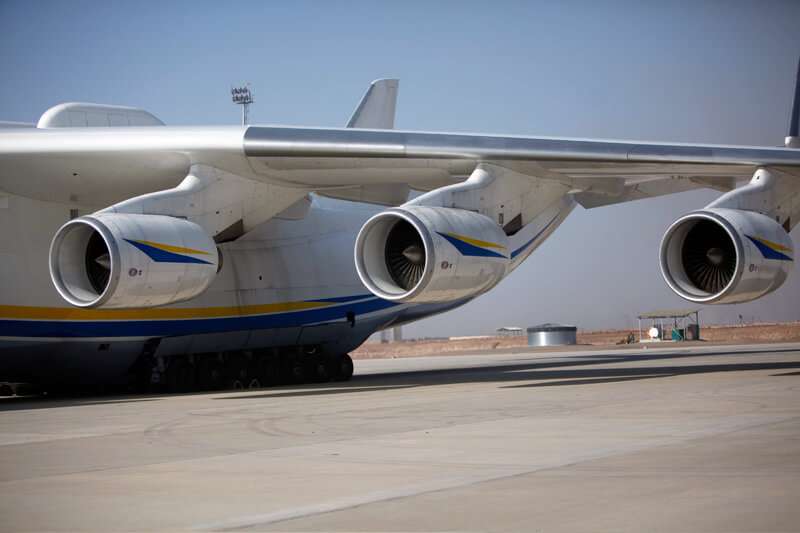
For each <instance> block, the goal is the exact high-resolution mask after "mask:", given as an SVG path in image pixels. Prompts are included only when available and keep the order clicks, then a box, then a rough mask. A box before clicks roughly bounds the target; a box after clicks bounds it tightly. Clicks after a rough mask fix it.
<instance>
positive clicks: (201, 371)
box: [197, 355, 224, 390]
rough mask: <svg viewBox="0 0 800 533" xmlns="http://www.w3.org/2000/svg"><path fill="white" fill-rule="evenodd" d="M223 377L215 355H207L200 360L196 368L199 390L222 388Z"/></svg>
mask: <svg viewBox="0 0 800 533" xmlns="http://www.w3.org/2000/svg"><path fill="white" fill-rule="evenodd" d="M223 377H224V376H223V368H222V365H221V364H220V362H219V361H218V360H217V356H216V355H207V356H205V357H203V358H201V359H200V362H199V363H198V367H197V384H198V388H199V389H200V390H216V389H220V388H222V383H223Z"/></svg>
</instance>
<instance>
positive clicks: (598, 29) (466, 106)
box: [0, 0, 800, 335]
mask: <svg viewBox="0 0 800 533" xmlns="http://www.w3.org/2000/svg"><path fill="white" fill-rule="evenodd" d="M0 51H2V53H1V54H0V72H2V73H3V77H2V81H0V119H2V120H20V121H29V122H35V121H36V120H37V119H38V117H39V115H40V114H41V113H42V112H43V111H44V110H45V109H47V108H48V107H50V106H51V105H54V104H56V103H58V102H63V101H75V100H80V101H94V102H102V103H116V104H124V105H133V106H138V107H143V108H145V109H148V110H150V111H151V112H153V113H154V114H156V115H157V116H159V117H160V118H162V120H164V121H165V122H167V123H168V124H226V123H231V124H232V123H236V122H237V121H238V119H239V114H238V109H236V108H235V107H234V106H233V104H231V103H230V99H229V92H228V91H229V88H230V86H231V85H232V84H235V83H238V82H241V81H250V82H251V83H252V84H253V86H254V88H255V95H256V104H255V106H254V108H253V111H252V121H253V122H265V123H266V122H268V123H284V124H303V125H322V126H334V125H342V124H344V122H345V121H346V120H347V117H348V116H349V114H350V112H351V111H352V109H353V107H354V106H355V104H356V102H357V100H358V98H359V97H360V95H361V93H362V92H363V91H364V89H365V87H366V85H367V84H368V83H369V81H370V80H372V79H374V78H377V77H384V76H395V77H399V78H400V79H401V90H400V101H399V106H398V119H397V127H398V128H403V129H422V130H425V129H427V130H458V131H477V132H498V133H512V134H531V135H555V136H581V137H604V138H627V139H642V140H656V141H685V142H710V143H729V144H756V145H778V144H780V143H781V142H782V139H783V136H784V135H785V132H786V129H787V124H788V116H789V107H790V101H791V92H792V85H793V78H794V69H795V66H796V62H797V58H798V55H800V2H797V1H754V2H739V1H721V0H720V1H703V2H695V1H686V2H681V1H670V2H656V1H619V2H591V1H586V2H577V1H564V2H533V1H525V2H502V1H496V2H431V1H428V2H413V1H404V2H391V3H390V2H322V1H319V2H284V3H278V2H252V3H249V2H245V1H240V2H231V3H222V2H169V1H162V2H109V1H103V2H42V1H40V2H25V1H20V2H15V1H9V0H0ZM713 197H714V195H713V194H711V193H703V192H701V193H690V194H682V195H678V196H676V197H672V198H666V199H657V200H653V201H649V202H647V203H633V204H629V205H624V206H616V207H609V208H602V209H598V210H594V211H584V210H582V209H578V210H576V212H575V214H574V215H573V216H572V217H571V218H570V219H568V221H567V222H566V223H565V224H564V226H562V227H561V228H560V229H559V230H558V231H557V232H556V234H555V236H554V237H553V238H552V239H550V240H549V241H548V242H547V243H546V244H545V245H544V246H543V247H542V248H540V250H538V251H537V253H536V254H534V255H533V257H532V258H531V259H529V260H528V261H527V263H526V264H525V265H524V266H523V267H522V268H520V269H519V270H518V271H517V272H515V273H514V274H513V275H512V276H511V277H510V278H509V279H507V280H506V281H504V282H503V283H502V284H501V285H500V286H499V287H498V288H497V289H495V291H493V292H492V293H490V294H488V295H486V296H484V297H482V298H480V299H478V300H476V301H475V302H473V303H471V304H469V305H468V306H466V307H464V308H462V309H460V310H457V311H454V312H452V313H448V314H446V315H443V316H441V317H437V318H433V319H430V320H427V321H425V322H423V323H421V324H420V325H416V326H411V327H409V328H408V331H409V334H417V335H447V334H469V333H473V332H474V333H480V332H486V331H491V330H492V329H494V328H495V327H497V326H499V325H503V324H509V325H521V326H524V325H529V324H533V323H537V322H543V321H546V320H558V321H566V322H573V323H577V324H578V325H579V326H582V327H587V328H594V327H605V326H628V325H630V324H631V323H632V320H631V317H633V316H635V315H636V314H637V313H638V312H639V311H642V310H647V309H651V308H657V307H667V306H670V307H671V306H683V305H685V304H684V303H683V302H682V300H680V299H678V298H677V297H675V296H673V295H671V294H670V293H669V291H668V290H667V288H666V286H665V285H664V283H663V281H662V279H661V277H660V274H659V272H658V263H657V255H656V254H657V248H658V241H659V239H660V237H661V234H662V233H663V231H664V229H665V228H666V226H667V225H669V223H670V222H672V220H674V219H675V218H677V217H678V216H679V215H680V214H682V213H684V212H686V211H688V210H691V209H694V208H698V207H701V206H702V205H704V204H705V203H707V202H708V201H710V199H712V198H713ZM793 237H794V239H795V241H798V240H800V235H798V232H797V231H795V232H794V233H793ZM799 299H800V279H798V272H795V273H794V275H793V278H792V279H790V281H789V282H788V283H787V285H786V286H784V288H783V290H781V291H780V292H779V293H778V294H776V295H773V296H770V297H768V298H766V299H764V300H761V301H760V302H755V303H751V304H745V305H739V306H734V307H727V306H726V307H721V308H714V309H711V310H709V311H707V312H705V317H706V318H707V319H709V320H712V321H730V320H735V319H738V315H739V314H742V315H744V317H745V318H746V319H753V318H755V319H760V320H779V319H800V304H798V303H797V302H798V301H799ZM487 311H489V312H487ZM487 317H490V318H488V319H487Z"/></svg>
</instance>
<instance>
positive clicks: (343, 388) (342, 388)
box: [214, 383, 415, 400]
mask: <svg viewBox="0 0 800 533" xmlns="http://www.w3.org/2000/svg"><path fill="white" fill-rule="evenodd" d="M413 387H415V385H389V386H383V387H382V386H378V387H351V386H348V385H347V384H344V385H343V384H341V383H338V384H336V387H329V386H328V387H326V386H319V387H316V388H313V389H305V390H290V391H286V392H269V393H266V394H252V392H253V391H242V393H240V394H235V395H232V396H220V397H217V398H214V399H215V400H245V399H251V398H253V399H263V398H291V397H294V396H324V395H327V394H349V393H353V392H373V391H375V392H377V391H387V390H398V389H410V388H413ZM247 393H250V394H247Z"/></svg>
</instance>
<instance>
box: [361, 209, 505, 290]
mask: <svg viewBox="0 0 800 533" xmlns="http://www.w3.org/2000/svg"><path fill="white" fill-rule="evenodd" d="M355 261H356V269H357V270H358V275H359V277H360V278H361V281H362V282H363V283H364V285H366V287H367V288H368V289H369V290H370V291H372V293H374V294H375V295H376V296H380V297H381V298H384V299H386V300H394V301H400V302H448V301H454V300H458V299H461V298H466V297H470V296H475V295H478V294H480V293H482V292H485V291H487V290H489V289H490V288H492V287H493V286H494V285H496V284H497V282H499V281H500V280H501V279H503V277H504V276H505V274H506V272H507V270H508V265H509V251H508V237H507V236H506V234H505V233H504V232H503V230H502V229H501V228H500V227H499V226H498V225H497V224H496V223H495V222H494V221H493V220H492V219H490V218H488V217H486V216H484V215H480V214H478V213H474V212H472V211H466V210H464V209H451V208H445V207H425V206H415V205H412V206H405V207H398V208H394V209H388V210H386V211H383V212H381V213H378V214H377V215H375V216H373V217H372V218H370V219H369V220H368V221H367V222H366V223H365V224H364V226H363V227H362V228H361V231H360V232H359V234H358V237H357V239H356V246H355Z"/></svg>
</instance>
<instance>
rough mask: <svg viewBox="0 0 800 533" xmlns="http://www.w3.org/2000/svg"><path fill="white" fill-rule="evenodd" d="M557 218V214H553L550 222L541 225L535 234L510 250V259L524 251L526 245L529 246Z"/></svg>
mask: <svg viewBox="0 0 800 533" xmlns="http://www.w3.org/2000/svg"><path fill="white" fill-rule="evenodd" d="M557 218H558V215H556V216H554V217H553V219H552V220H551V221H550V222H548V223H547V224H545V226H544V227H543V228H542V229H541V230H540V231H539V233H537V234H536V235H534V236H533V238H532V239H531V240H529V241H528V242H526V243H525V244H523V245H522V246H520V247H519V248H517V249H516V250H514V251H513V252H511V259H514V258H515V257H517V256H518V255H519V254H521V253H522V252H524V251H525V249H526V248H527V247H528V246H530V245H531V244H533V241H535V240H536V239H538V238H539V237H540V236H541V235H542V233H544V232H545V231H546V230H547V228H549V227H550V225H551V224H552V223H553V222H555V221H556V219H557Z"/></svg>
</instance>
